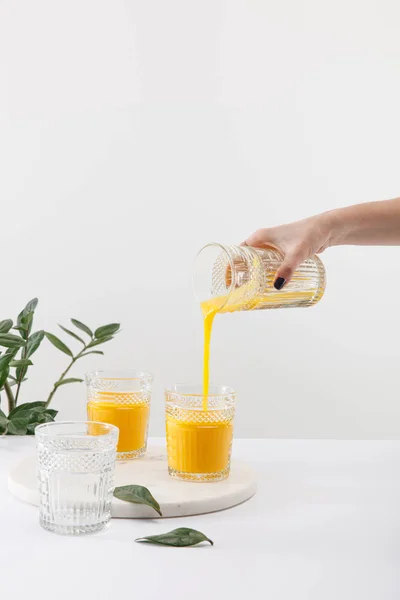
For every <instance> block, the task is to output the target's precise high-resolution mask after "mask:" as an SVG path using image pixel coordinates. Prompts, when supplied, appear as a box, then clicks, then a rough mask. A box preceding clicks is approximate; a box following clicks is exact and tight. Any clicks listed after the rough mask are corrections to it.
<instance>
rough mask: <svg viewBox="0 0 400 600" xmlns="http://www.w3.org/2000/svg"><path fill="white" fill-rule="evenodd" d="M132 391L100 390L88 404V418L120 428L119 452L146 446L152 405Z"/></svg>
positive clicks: (137, 449) (133, 450)
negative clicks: (141, 399) (94, 399)
mask: <svg viewBox="0 0 400 600" xmlns="http://www.w3.org/2000/svg"><path fill="white" fill-rule="evenodd" d="M137 396H138V395H137V394H134V393H132V392H126V393H124V392H118V394H117V393H116V392H115V391H110V392H99V393H98V394H97V398H96V401H90V402H88V405H87V412H88V419H89V420H90V421H100V422H103V423H110V424H111V425H116V426H117V427H118V428H119V438H118V446H117V452H135V451H139V450H141V449H143V448H144V447H145V446H146V438H147V428H148V422H149V414H150V405H149V403H148V402H144V401H143V402H141V401H140V398H139V399H138V397H137Z"/></svg>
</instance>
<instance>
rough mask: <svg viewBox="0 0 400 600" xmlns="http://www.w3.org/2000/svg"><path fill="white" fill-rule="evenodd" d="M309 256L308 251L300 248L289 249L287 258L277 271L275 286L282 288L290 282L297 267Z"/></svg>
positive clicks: (278, 288)
mask: <svg viewBox="0 0 400 600" xmlns="http://www.w3.org/2000/svg"><path fill="white" fill-rule="evenodd" d="M306 258H307V253H306V252H304V251H302V250H301V249H299V248H294V249H293V250H289V251H288V252H287V253H286V254H285V258H284V259H283V261H282V264H281V266H280V267H279V269H278V270H277V272H276V277H275V281H274V287H275V289H277V290H281V289H282V288H283V286H284V285H286V284H287V283H289V281H290V280H291V278H292V277H293V273H294V272H295V270H296V269H297V267H298V266H299V265H300V264H301V263H302V262H303V260H305V259H306Z"/></svg>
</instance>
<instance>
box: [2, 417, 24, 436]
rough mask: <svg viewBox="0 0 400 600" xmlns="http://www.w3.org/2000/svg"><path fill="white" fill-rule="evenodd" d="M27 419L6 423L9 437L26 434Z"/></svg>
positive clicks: (17, 419)
mask: <svg viewBox="0 0 400 600" xmlns="http://www.w3.org/2000/svg"><path fill="white" fill-rule="evenodd" d="M28 424H29V420H28V419H24V418H21V419H20V418H19V417H17V418H16V419H13V420H12V421H10V420H9V421H8V424H7V431H8V433H9V434H10V435H25V434H26V432H27V425H28Z"/></svg>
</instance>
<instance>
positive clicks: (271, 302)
mask: <svg viewBox="0 0 400 600" xmlns="http://www.w3.org/2000/svg"><path fill="white" fill-rule="evenodd" d="M282 260H283V255H282V254H281V253H280V252H279V251H278V250H277V249H274V248H268V249H259V248H250V247H249V246H224V245H222V244H208V245H207V246H204V248H202V249H201V250H200V252H199V254H198V255H197V258H196V261H195V266H194V273H193V288H194V293H195V295H196V297H197V299H198V300H199V301H200V302H201V303H206V302H209V303H212V306H213V307H214V308H215V309H216V310H218V312H234V311H237V310H255V309H265V308H291V307H300V306H312V305H314V304H316V303H317V302H318V301H319V300H320V299H321V298H322V296H323V293H324V290H325V279H326V278H325V269H324V265H323V264H322V262H321V260H320V259H319V258H318V256H312V257H310V258H308V259H307V260H305V261H304V262H303V263H302V264H301V265H300V266H299V267H298V268H297V269H296V271H295V273H294V275H293V277H292V279H291V280H290V282H289V283H287V284H286V285H285V286H284V287H283V288H282V290H280V291H278V290H276V289H275V288H274V280H275V275H276V271H277V269H278V268H279V265H280V264H281V262H282Z"/></svg>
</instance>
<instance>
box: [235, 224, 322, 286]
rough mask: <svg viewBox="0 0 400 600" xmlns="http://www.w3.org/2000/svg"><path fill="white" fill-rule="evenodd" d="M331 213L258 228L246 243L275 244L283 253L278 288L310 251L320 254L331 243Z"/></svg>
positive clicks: (266, 245) (255, 245)
mask: <svg viewBox="0 0 400 600" xmlns="http://www.w3.org/2000/svg"><path fill="white" fill-rule="evenodd" d="M329 214H330V213H324V214H321V215H316V216H314V217H310V218H308V219H303V220H302V221H296V222H294V223H289V224H287V225H279V226H278V227H270V228H267V229H258V230H257V231H256V232H255V233H253V234H252V235H251V236H250V237H249V238H247V240H246V241H245V242H244V244H245V245H247V246H253V247H255V248H267V247H268V246H275V247H276V248H277V249H278V250H280V251H281V252H282V254H283V255H284V259H283V262H282V264H281V266H280V267H279V269H278V271H277V273H276V278H275V282H274V286H275V288H276V289H277V290H280V289H282V288H283V286H284V285H285V283H287V282H288V281H290V279H291V277H292V275H293V273H294V271H295V270H296V268H297V267H298V266H299V265H300V264H301V263H302V262H303V261H304V260H305V259H306V258H308V257H309V256H311V254H318V253H319V252H322V251H323V250H325V248H327V247H328V246H329V245H330V241H331V225H330V218H329Z"/></svg>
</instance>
